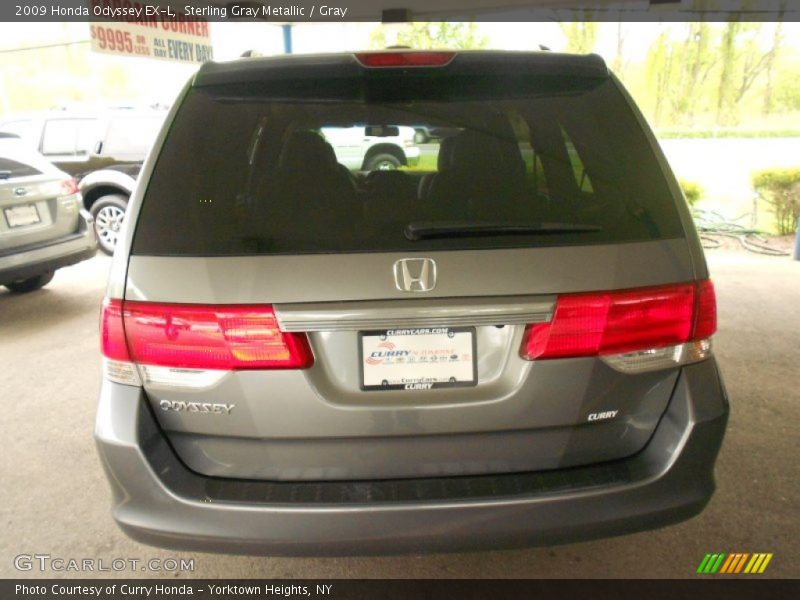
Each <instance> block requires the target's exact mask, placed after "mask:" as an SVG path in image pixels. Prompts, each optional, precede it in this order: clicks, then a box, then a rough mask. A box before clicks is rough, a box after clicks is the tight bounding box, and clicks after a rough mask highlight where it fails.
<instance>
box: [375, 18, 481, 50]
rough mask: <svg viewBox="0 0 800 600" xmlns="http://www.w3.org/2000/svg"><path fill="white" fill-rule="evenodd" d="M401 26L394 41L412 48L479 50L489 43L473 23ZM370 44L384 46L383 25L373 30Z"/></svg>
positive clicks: (384, 31)
mask: <svg viewBox="0 0 800 600" xmlns="http://www.w3.org/2000/svg"><path fill="white" fill-rule="evenodd" d="M401 27H402V28H401V29H400V31H398V32H397V41H396V42H394V43H396V44H397V45H400V46H408V47H410V48H413V49H414V50H430V49H436V48H452V49H454V50H479V49H481V48H486V47H487V46H488V45H489V39H488V38H487V37H486V36H482V35H479V34H478V28H477V25H476V24H475V23H441V22H440V23H436V22H431V23H406V24H404V25H402V26H401ZM370 46H372V48H378V49H381V48H386V46H387V39H386V30H385V29H384V28H383V27H381V28H379V29H377V30H376V31H375V32H373V34H372V37H371V39H370Z"/></svg>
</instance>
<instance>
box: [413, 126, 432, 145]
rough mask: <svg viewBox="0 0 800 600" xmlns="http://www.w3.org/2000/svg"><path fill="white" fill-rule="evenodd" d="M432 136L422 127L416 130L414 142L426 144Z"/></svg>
mask: <svg viewBox="0 0 800 600" xmlns="http://www.w3.org/2000/svg"><path fill="white" fill-rule="evenodd" d="M430 139H431V138H430V137H428V134H427V133H425V132H424V131H423V130H422V129H417V130H415V131H414V143H415V144H426V143H427V142H429V141H430Z"/></svg>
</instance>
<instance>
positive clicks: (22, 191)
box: [14, 187, 28, 196]
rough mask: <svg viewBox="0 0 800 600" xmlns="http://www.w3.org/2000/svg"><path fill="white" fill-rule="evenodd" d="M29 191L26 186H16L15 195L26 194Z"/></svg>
mask: <svg viewBox="0 0 800 600" xmlns="http://www.w3.org/2000/svg"><path fill="white" fill-rule="evenodd" d="M27 193H28V190H27V189H26V188H24V187H18V188H14V195H15V196H24V195H26V194H27Z"/></svg>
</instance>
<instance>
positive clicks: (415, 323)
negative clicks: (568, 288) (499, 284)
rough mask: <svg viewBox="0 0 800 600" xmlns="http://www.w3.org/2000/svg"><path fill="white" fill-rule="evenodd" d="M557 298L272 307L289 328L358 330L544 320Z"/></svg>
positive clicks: (307, 330)
mask: <svg viewBox="0 0 800 600" xmlns="http://www.w3.org/2000/svg"><path fill="white" fill-rule="evenodd" d="M555 301H556V297H555V296H544V297H542V296H538V297H535V298H531V297H525V296H517V297H514V296H504V297H494V298H493V297H479V298H457V299H456V298H431V299H426V300H405V301H397V300H389V301H370V302H321V303H309V304H306V303H303V304H277V305H275V306H274V310H275V315H276V316H277V318H278V323H279V324H280V327H281V330H283V331H287V332H310V331H359V330H369V329H390V328H396V327H464V326H470V325H475V326H478V325H524V324H527V323H542V322H546V321H549V320H551V319H552V317H553V309H554V306H555Z"/></svg>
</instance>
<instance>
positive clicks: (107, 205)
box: [89, 194, 128, 255]
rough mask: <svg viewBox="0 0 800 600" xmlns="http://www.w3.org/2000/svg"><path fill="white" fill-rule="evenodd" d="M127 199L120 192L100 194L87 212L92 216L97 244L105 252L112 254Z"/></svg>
mask: <svg viewBox="0 0 800 600" xmlns="http://www.w3.org/2000/svg"><path fill="white" fill-rule="evenodd" d="M127 206H128V199H127V198H126V197H125V196H123V195H122V194H109V195H108V196H101V197H100V198H98V199H97V200H95V201H94V203H93V204H92V206H91V208H90V209H89V212H91V213H92V216H93V217H94V232H95V233H96V234H97V245H98V247H99V248H100V250H102V251H103V252H105V253H106V254H109V255H110V254H114V247H115V246H116V245H117V238H118V237H119V231H120V228H121V227H122V222H123V220H124V218H125V209H126V208H127Z"/></svg>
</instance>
